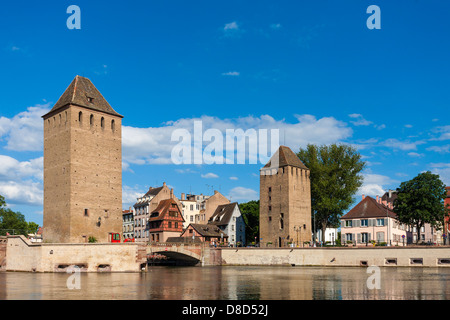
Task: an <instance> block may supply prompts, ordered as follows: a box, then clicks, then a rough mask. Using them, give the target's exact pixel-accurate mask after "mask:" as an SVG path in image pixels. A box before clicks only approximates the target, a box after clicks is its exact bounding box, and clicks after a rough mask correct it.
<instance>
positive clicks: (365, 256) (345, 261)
mask: <svg viewBox="0 0 450 320" xmlns="http://www.w3.org/2000/svg"><path fill="white" fill-rule="evenodd" d="M221 251H222V265H295V266H339V267H348V266H371V265H376V266H397V267H416V266H419V267H450V248H449V247H407V248H398V247H369V248H230V249H228V248H224V249H222V250H221Z"/></svg>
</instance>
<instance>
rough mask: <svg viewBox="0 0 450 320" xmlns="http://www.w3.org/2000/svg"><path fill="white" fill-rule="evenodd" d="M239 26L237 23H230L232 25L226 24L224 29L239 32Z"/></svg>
mask: <svg viewBox="0 0 450 320" xmlns="http://www.w3.org/2000/svg"><path fill="white" fill-rule="evenodd" d="M238 29H239V26H238V24H237V22H236V21H233V22H230V23H226V24H225V27H223V30H225V31H226V30H238Z"/></svg>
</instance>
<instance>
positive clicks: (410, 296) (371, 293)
mask: <svg viewBox="0 0 450 320" xmlns="http://www.w3.org/2000/svg"><path fill="white" fill-rule="evenodd" d="M367 271H368V270H367V268H359V267H348V268H341V267H329V268H320V267H250V266H248V267H242V266H240V267H237V266H225V267H163V266H155V267H149V270H148V271H147V272H143V273H73V274H66V273H23V272H3V273H0V300H10V299H11V300H72V299H78V300H79V299H82V300H94V299H100V300H103V299H105V300H114V299H121V300H123V299H125V300H127V299H132V300H241V299H245V300H280V299H281V300H349V299H350V300H374V299H382V300H391V299H394V300H428V299H433V300H436V299H437V300H443V299H445V300H447V299H449V298H450V285H449V280H450V268H397V267H384V268H380V269H379V273H378V278H377V279H376V281H378V283H379V289H378V288H372V289H369V287H368V279H369V277H371V276H372V274H371V273H367ZM373 275H375V273H374V274H373ZM371 283H375V282H371Z"/></svg>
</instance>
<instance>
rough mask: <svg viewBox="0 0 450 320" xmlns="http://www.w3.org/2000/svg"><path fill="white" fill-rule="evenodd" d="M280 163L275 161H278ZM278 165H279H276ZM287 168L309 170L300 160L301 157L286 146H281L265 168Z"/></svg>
mask: <svg viewBox="0 0 450 320" xmlns="http://www.w3.org/2000/svg"><path fill="white" fill-rule="evenodd" d="M277 159H278V161H275V160H277ZM277 163H278V165H276V164H277ZM285 166H292V167H297V168H301V169H306V170H309V169H308V167H306V166H305V165H304V164H303V162H302V161H301V160H300V159H299V157H298V156H297V155H296V154H295V153H294V152H293V151H292V150H291V149H290V148H289V147H286V146H280V147H279V148H278V150H277V151H276V152H275V153H274V154H273V156H272V158H270V160H269V162H267V164H266V165H265V166H264V168H275V167H276V168H281V167H285Z"/></svg>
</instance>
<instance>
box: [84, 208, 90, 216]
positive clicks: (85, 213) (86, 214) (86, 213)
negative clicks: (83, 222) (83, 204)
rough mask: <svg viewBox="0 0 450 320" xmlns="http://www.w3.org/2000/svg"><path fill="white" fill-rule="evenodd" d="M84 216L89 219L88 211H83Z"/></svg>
mask: <svg viewBox="0 0 450 320" xmlns="http://www.w3.org/2000/svg"><path fill="white" fill-rule="evenodd" d="M84 216H85V217H89V209H84Z"/></svg>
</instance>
